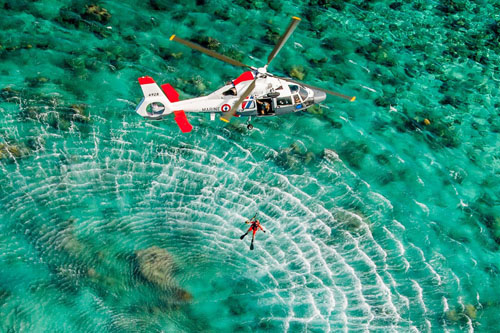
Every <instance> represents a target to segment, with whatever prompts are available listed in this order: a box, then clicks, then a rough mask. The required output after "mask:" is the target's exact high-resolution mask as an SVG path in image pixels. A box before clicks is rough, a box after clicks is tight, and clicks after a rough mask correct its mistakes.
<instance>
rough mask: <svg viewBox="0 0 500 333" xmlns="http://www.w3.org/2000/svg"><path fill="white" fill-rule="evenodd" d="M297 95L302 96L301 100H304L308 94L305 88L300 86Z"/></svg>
mask: <svg viewBox="0 0 500 333" xmlns="http://www.w3.org/2000/svg"><path fill="white" fill-rule="evenodd" d="M299 95H300V97H302V100H303V101H305V100H306V98H307V96H308V95H309V94H308V93H307V90H305V89H304V88H302V87H300V91H299Z"/></svg>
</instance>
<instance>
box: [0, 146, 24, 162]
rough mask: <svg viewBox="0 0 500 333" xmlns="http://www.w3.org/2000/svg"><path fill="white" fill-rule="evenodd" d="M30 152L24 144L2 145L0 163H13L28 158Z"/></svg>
mask: <svg viewBox="0 0 500 333" xmlns="http://www.w3.org/2000/svg"><path fill="white" fill-rule="evenodd" d="M30 152H31V151H30V149H29V148H28V147H27V146H26V145H25V144H24V143H0V161H2V160H7V161H9V162H12V161H15V160H18V159H20V158H23V157H26V156H28V155H29V154H30Z"/></svg>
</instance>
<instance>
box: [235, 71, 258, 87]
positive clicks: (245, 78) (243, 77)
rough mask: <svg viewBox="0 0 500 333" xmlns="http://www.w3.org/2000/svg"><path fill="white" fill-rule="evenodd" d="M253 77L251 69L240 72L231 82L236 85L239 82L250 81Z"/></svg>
mask: <svg viewBox="0 0 500 333" xmlns="http://www.w3.org/2000/svg"><path fill="white" fill-rule="evenodd" d="M253 79H254V76H253V73H252V72H251V71H248V72H245V73H243V74H241V75H240V76H238V78H237V79H236V80H234V81H233V83H234V85H237V84H238V83H240V82H243V81H250V80H253Z"/></svg>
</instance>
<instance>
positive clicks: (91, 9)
mask: <svg viewBox="0 0 500 333" xmlns="http://www.w3.org/2000/svg"><path fill="white" fill-rule="evenodd" d="M85 7H86V10H85V13H84V14H83V15H82V17H84V18H86V19H92V20H94V21H98V22H101V23H108V22H109V20H110V19H111V14H110V13H109V12H108V10H107V9H106V8H102V7H101V6H99V5H87V6H85Z"/></svg>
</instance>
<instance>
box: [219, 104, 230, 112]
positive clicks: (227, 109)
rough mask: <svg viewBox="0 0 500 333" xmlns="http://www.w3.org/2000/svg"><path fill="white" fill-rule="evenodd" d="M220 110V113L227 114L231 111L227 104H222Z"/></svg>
mask: <svg viewBox="0 0 500 333" xmlns="http://www.w3.org/2000/svg"><path fill="white" fill-rule="evenodd" d="M220 110H221V111H222V112H228V111H231V105H229V104H224V105H222V106H221V107H220Z"/></svg>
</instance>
